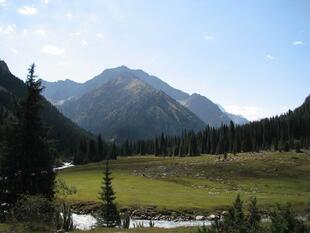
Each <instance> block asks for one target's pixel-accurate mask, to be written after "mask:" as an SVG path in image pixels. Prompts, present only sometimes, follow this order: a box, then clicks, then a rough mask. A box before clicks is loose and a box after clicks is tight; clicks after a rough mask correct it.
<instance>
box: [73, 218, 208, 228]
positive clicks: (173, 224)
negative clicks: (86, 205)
mask: <svg viewBox="0 0 310 233" xmlns="http://www.w3.org/2000/svg"><path fill="white" fill-rule="evenodd" d="M72 218H73V225H74V227H75V228H76V229H78V230H91V229H93V228H95V227H96V225H97V219H96V218H94V217H93V216H92V215H90V214H72ZM152 222H153V223H154V224H155V225H154V227H158V228H177V227H193V226H203V225H205V226H209V225H210V224H211V222H210V221H208V220H193V221H167V220H152ZM149 223H150V220H143V219H139V220H137V219H131V220H130V226H129V228H136V227H138V226H143V227H150V226H149Z"/></svg>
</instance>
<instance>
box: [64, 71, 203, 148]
mask: <svg viewBox="0 0 310 233" xmlns="http://www.w3.org/2000/svg"><path fill="white" fill-rule="evenodd" d="M98 86H99V84H98ZM59 108H60V110H61V111H62V112H63V113H64V114H65V115H66V116H67V117H69V118H70V119H72V120H73V121H75V122H76V123H77V124H78V125H80V126H81V127H83V128H84V129H87V130H89V131H91V132H93V133H95V134H102V135H103V136H104V137H105V138H109V139H115V140H117V141H119V142H122V141H124V140H125V139H130V140H137V139H145V138H154V137H155V136H158V135H160V134H161V133H162V132H163V133H165V134H168V135H179V134H181V132H182V131H183V130H184V129H187V130H194V131H198V130H200V129H202V128H204V127H205V124H204V123H203V122H202V121H201V120H200V119H199V118H198V117H197V116H196V115H195V114H193V113H192V112H191V111H189V110H188V109H187V108H185V107H184V106H182V105H181V104H180V103H178V102H177V101H176V100H174V99H173V98H171V97H170V96H168V95H167V94H166V93H164V92H163V91H159V90H156V89H155V88H153V87H152V86H150V85H149V84H148V83H146V82H144V81H142V80H141V79H139V78H138V77H136V76H134V75H132V74H128V73H127V72H123V73H119V74H118V75H117V76H115V77H113V78H111V79H109V80H108V81H107V82H104V84H102V85H101V86H99V87H97V88H95V89H92V90H91V91H89V92H87V93H85V94H83V95H82V96H80V97H78V98H74V99H71V100H69V101H66V102H65V103H64V104H63V105H61V106H59Z"/></svg>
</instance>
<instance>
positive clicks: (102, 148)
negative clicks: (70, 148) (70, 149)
mask: <svg viewBox="0 0 310 233" xmlns="http://www.w3.org/2000/svg"><path fill="white" fill-rule="evenodd" d="M118 151H119V149H118V147H117V146H116V144H115V143H114V142H113V143H108V142H106V141H105V140H103V139H102V137H101V135H99V136H98V137H97V140H95V139H92V138H85V137H84V138H82V139H81V140H80V143H79V147H78V148H77V150H76V152H74V154H73V163H74V164H76V165H78V164H86V163H89V162H99V161H103V160H106V159H107V158H109V159H111V160H115V159H116V158H117V152H118Z"/></svg>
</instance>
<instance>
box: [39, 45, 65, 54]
mask: <svg viewBox="0 0 310 233" xmlns="http://www.w3.org/2000/svg"><path fill="white" fill-rule="evenodd" d="M41 51H42V52H43V53H47V54H51V55H61V54H63V53H64V50H63V49H61V48H58V47H57V46H55V45H45V46H44V47H43V48H42V50H41Z"/></svg>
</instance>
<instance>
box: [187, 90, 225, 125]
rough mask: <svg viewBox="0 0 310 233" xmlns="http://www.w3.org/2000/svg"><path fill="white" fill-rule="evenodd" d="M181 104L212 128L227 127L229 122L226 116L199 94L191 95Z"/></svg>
mask: <svg viewBox="0 0 310 233" xmlns="http://www.w3.org/2000/svg"><path fill="white" fill-rule="evenodd" d="M182 103H183V105H184V106H185V107H187V108H188V109H189V110H191V111H192V112H194V113H195V114H196V115H197V116H198V117H199V118H200V119H201V120H203V121H204V122H208V124H209V125H212V126H214V127H220V126H221V125H222V124H225V125H228V124H229V122H230V121H231V119H230V118H229V117H228V116H227V114H225V113H223V112H222V111H221V110H220V108H219V107H218V106H217V105H216V104H215V103H213V102H212V101H211V100H209V99H208V98H206V97H204V96H201V95H199V94H192V95H191V96H190V97H188V98H187V99H186V100H184V101H182Z"/></svg>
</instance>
